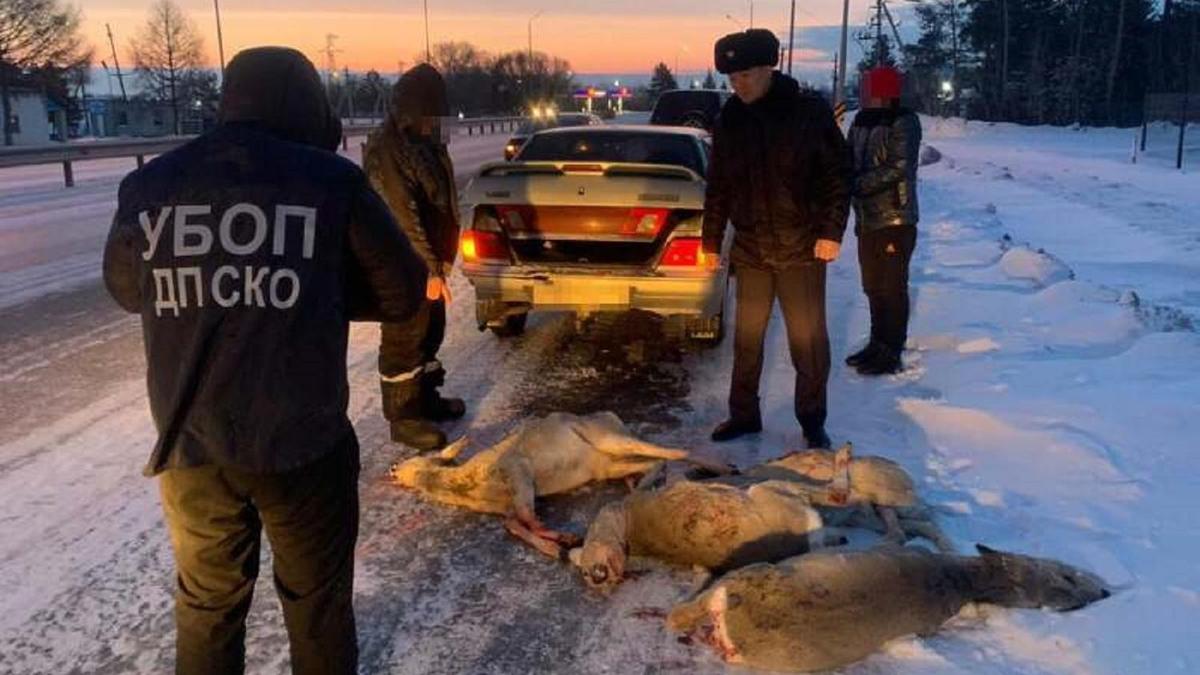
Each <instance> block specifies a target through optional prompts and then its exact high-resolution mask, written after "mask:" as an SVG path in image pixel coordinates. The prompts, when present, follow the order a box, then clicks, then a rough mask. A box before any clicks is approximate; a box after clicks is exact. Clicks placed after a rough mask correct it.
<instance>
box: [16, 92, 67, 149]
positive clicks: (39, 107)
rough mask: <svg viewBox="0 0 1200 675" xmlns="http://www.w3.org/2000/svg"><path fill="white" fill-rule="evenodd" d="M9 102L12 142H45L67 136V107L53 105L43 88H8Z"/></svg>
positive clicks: (34, 143) (42, 143)
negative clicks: (34, 89)
mask: <svg viewBox="0 0 1200 675" xmlns="http://www.w3.org/2000/svg"><path fill="white" fill-rule="evenodd" d="M9 105H10V109H11V112H10V114H9V119H8V128H9V131H10V132H11V133H12V142H13V145H45V144H46V143H49V142H51V141H54V140H61V139H63V138H65V136H66V130H67V115H66V111H64V110H62V108H61V107H59V106H56V105H51V103H50V102H49V101H47V100H46V96H45V95H44V94H42V93H41V92H38V91H33V90H30V89H13V90H11V91H10V92H9ZM0 142H2V140H0Z"/></svg>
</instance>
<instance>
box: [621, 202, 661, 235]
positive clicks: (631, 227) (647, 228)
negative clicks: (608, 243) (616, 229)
mask: <svg viewBox="0 0 1200 675" xmlns="http://www.w3.org/2000/svg"><path fill="white" fill-rule="evenodd" d="M668 213H669V211H668V210H667V209H646V208H633V209H630V210H629V220H627V221H625V226H624V227H622V228H621V234H637V235H646V236H650V237H657V236H658V233H659V231H660V230H662V228H663V225H665V224H666V222H667V215H668Z"/></svg>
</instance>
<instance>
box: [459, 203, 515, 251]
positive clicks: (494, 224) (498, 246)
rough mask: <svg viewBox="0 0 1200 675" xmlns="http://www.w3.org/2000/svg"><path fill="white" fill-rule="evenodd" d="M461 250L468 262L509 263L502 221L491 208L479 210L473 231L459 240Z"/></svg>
mask: <svg viewBox="0 0 1200 675" xmlns="http://www.w3.org/2000/svg"><path fill="white" fill-rule="evenodd" d="M459 249H460V250H461V251H462V255H463V260H465V261H466V262H479V261H482V260H486V261H489V262H509V255H508V245H507V243H506V242H505V238H504V231H503V230H502V229H501V228H500V221H499V220H497V219H496V216H495V215H494V214H493V213H492V211H491V209H489V208H477V209H476V210H475V220H474V222H473V223H472V225H471V229H468V230H464V231H463V233H462V236H461V237H460V238H459Z"/></svg>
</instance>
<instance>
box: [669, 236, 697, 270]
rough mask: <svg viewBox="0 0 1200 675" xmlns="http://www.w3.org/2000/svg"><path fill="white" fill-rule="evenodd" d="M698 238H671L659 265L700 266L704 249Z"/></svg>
mask: <svg viewBox="0 0 1200 675" xmlns="http://www.w3.org/2000/svg"><path fill="white" fill-rule="evenodd" d="M701 244H702V242H701V240H700V239H696V238H692V237H681V238H679V239H673V240H671V243H670V244H668V245H667V250H666V252H665V253H663V257H662V261H661V262H660V263H659V264H658V265H659V267H701V266H703V265H704V249H703V248H702V246H701Z"/></svg>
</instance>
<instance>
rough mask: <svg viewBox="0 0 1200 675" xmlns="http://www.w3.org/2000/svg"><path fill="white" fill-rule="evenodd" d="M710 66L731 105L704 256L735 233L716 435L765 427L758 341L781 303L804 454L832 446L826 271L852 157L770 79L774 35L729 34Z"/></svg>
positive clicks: (784, 85) (775, 56)
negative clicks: (730, 317)
mask: <svg viewBox="0 0 1200 675" xmlns="http://www.w3.org/2000/svg"><path fill="white" fill-rule="evenodd" d="M715 57H716V66H717V70H719V71H720V72H721V73H723V74H726V75H728V76H729V83H730V85H731V86H732V88H733V91H734V93H735V94H736V96H734V97H731V98H730V99H729V101H728V102H727V103H726V104H725V107H724V109H723V110H722V111H721V117H720V118H719V120H718V122H717V125H716V128H715V129H714V131H713V159H712V165H711V167H710V169H709V176H708V193H707V195H706V197H705V204H704V250H705V252H706V253H708V254H710V255H709V256H708V259H709V260H716V259H717V253H718V252H719V251H720V250H721V243H722V240H723V238H724V236H725V230H726V224H727V223H732V224H733V229H734V240H733V253H732V259H733V264H734V266H735V268H736V270H737V318H736V323H737V325H736V330H735V337H734V361H733V377H732V384H731V386H730V392H729V415H730V416H729V419H727V420H726V421H724V422H722V423H721V424H720V425H718V426H717V428H716V429H715V430H714V431H713V433H712V438H713V440H715V441H728V440H732V439H735V438H738V437H740V436H742V435H745V434H748V433H755V432H758V431H761V430H762V415H761V411H760V409H759V398H758V385H759V378H760V377H761V375H762V368H763V339H764V337H765V335H766V331H767V323H768V320H769V319H770V316H771V310H772V307H773V306H774V304H775V299H776V298H778V299H779V304H780V306H781V308H782V309H783V319H784V322H785V323H786V325H787V334H788V347H789V349H790V351H791V355H792V365H793V366H794V367H795V369H796V386H795V413H796V418H797V420H799V422H800V426H801V428H802V429H803V431H804V438H805V441H806V443H807V444H808V446H809V447H819V448H825V447H829V445H830V442H829V436H828V434H826V432H825V417H826V394H825V388H826V382H827V380H828V379H829V359H830V357H829V334H828V331H827V329H826V327H825V267H826V265H827V264H828V263H830V262H833V261H834V260H836V259H837V257H838V254H839V253H840V249H841V240H842V233H843V232H844V230H845V228H846V217H847V215H848V212H849V199H850V180H849V176H850V155H849V151H848V150H847V147H846V143H845V139H843V138H842V133H841V131H840V130H839V129H838V126H837V123H836V122H835V120H834V117H833V111H832V110H831V109H830V108H829V105H828V104H826V103H825V101H824V100H823V99H821V98H820V97H819V96H817V95H816V94H813V93H809V92H805V91H802V90H801V89H800V86H799V85H798V84H797V83H796V81H795V80H793V79H792V78H791V77H788V76H787V75H784V74H782V73H779V72H776V71H775V70H774V67H775V65H776V64H777V63H778V61H779V41H778V40H777V39H776V38H775V36H774V35H773V34H771V32H770V31H766V30H762V29H751V30H748V31H745V32H742V33H733V34H730V35H726V36H725V37H723V38H721V39H720V40H718V41H717V44H716V47H715Z"/></svg>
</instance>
